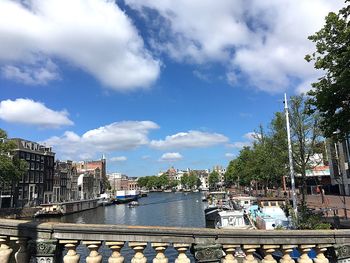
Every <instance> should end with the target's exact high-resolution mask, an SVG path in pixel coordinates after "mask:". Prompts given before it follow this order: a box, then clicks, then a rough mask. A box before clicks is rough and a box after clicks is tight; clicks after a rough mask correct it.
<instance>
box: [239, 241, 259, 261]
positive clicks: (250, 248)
mask: <svg viewBox="0 0 350 263" xmlns="http://www.w3.org/2000/svg"><path fill="white" fill-rule="evenodd" d="M259 247H260V246H259V245H243V250H244V253H245V254H246V256H245V258H244V260H243V263H258V260H257V259H256V258H255V257H254V256H253V254H254V252H255V251H256V249H257V248H259Z"/></svg>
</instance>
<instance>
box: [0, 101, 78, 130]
mask: <svg viewBox="0 0 350 263" xmlns="http://www.w3.org/2000/svg"><path fill="white" fill-rule="evenodd" d="M68 115H69V114H68V112H67V111H66V110H63V111H54V110H52V109H49V108H47V107H46V106H45V105H44V104H43V103H41V102H36V101H33V100H30V99H16V100H3V101H1V102H0V119H2V120H4V121H7V122H13V123H23V124H32V125H38V126H40V127H44V128H58V127H60V126H63V125H73V122H72V121H71V120H70V119H69V118H68Z"/></svg>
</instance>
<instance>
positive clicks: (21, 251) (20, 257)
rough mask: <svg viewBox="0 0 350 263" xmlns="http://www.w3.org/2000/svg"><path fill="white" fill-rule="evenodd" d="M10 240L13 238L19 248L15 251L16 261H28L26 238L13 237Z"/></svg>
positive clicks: (24, 262) (18, 262) (23, 262)
mask: <svg viewBox="0 0 350 263" xmlns="http://www.w3.org/2000/svg"><path fill="white" fill-rule="evenodd" d="M11 240H15V241H16V244H18V246H19V248H18V250H17V252H16V253H15V260H16V263H28V262H29V251H28V249H27V244H28V242H27V240H28V239H27V238H25V237H13V238H11Z"/></svg>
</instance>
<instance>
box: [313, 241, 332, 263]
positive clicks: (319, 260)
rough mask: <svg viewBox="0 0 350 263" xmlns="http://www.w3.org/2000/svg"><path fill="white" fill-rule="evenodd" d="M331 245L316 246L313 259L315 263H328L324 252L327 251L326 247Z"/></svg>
mask: <svg viewBox="0 0 350 263" xmlns="http://www.w3.org/2000/svg"><path fill="white" fill-rule="evenodd" d="M331 246H332V245H328V244H325V245H317V246H316V254H317V256H316V258H314V262H315V263H329V260H328V258H326V257H325V255H324V252H325V251H326V250H327V247H331Z"/></svg>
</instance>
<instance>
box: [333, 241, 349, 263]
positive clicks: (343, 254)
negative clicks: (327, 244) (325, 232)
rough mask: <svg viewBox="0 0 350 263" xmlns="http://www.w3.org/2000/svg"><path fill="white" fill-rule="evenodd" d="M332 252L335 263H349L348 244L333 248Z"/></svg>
mask: <svg viewBox="0 0 350 263" xmlns="http://www.w3.org/2000/svg"><path fill="white" fill-rule="evenodd" d="M334 250H335V256H336V258H337V263H348V262H349V261H350V244H344V245H341V246H335V247H334Z"/></svg>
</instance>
